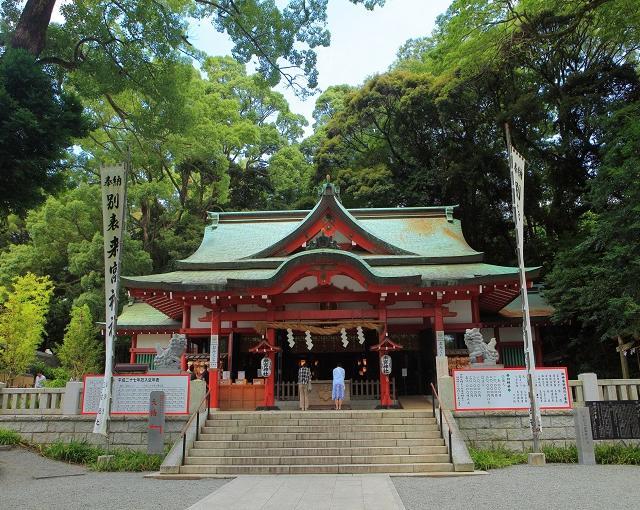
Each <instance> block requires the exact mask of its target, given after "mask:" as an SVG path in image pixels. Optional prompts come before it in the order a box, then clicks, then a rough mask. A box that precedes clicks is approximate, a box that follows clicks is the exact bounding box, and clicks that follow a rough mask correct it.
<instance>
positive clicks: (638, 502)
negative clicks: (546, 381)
mask: <svg viewBox="0 0 640 510" xmlns="http://www.w3.org/2000/svg"><path fill="white" fill-rule="evenodd" d="M392 480H393V483H394V484H395V486H396V489H397V490H398V493H399V494H400V497H401V498H402V501H403V503H404V505H405V507H406V509H407V510H422V509H433V508H442V509H446V510H469V508H473V509H474V510H485V509H487V510H513V509H514V508H525V509H527V510H554V509H579V510H592V509H593V510H602V509H610V508H615V509H616V510H627V509H629V510H631V509H633V510H637V509H638V508H640V484H639V483H638V481H639V480H640V467H639V466H578V465H575V464H548V465H547V466H545V467H529V466H524V465H523V466H513V467H510V468H506V469H497V470H495V471H490V472H489V474H488V475H485V476H468V477H459V478H455V477H449V478H404V477H403V478H395V477H394V478H392Z"/></svg>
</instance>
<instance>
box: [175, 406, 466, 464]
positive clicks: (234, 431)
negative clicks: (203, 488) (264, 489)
mask: <svg viewBox="0 0 640 510" xmlns="http://www.w3.org/2000/svg"><path fill="white" fill-rule="evenodd" d="M451 471H453V464H451V463H450V461H449V453H448V451H447V447H446V446H445V443H444V440H443V439H442V437H441V434H440V430H439V429H438V425H437V423H436V420H435V418H434V417H433V413H432V411H431V410H428V411H427V410H420V411H410V410H409V411H408V410H385V411H345V410H343V411H264V412H217V413H212V414H210V416H209V419H208V420H207V421H206V423H205V424H204V426H203V427H202V429H201V431H200V436H199V440H198V441H195V442H194V445H193V447H192V448H190V449H189V451H188V452H187V456H186V458H185V461H184V465H183V466H181V467H180V473H182V474H190V475H205V476H206V475H240V474H256V475H258V474H260V475H263V474H318V473H334V474H335V473H357V474H362V473H430V472H451Z"/></svg>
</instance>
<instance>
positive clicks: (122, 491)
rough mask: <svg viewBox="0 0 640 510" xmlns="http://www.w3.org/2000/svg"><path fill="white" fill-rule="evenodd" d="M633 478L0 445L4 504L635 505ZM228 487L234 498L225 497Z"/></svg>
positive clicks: (551, 470) (285, 509)
mask: <svg viewBox="0 0 640 510" xmlns="http://www.w3.org/2000/svg"><path fill="white" fill-rule="evenodd" d="M70 475H71V476H70ZM73 475H77V476H73ZM45 477H51V478H45ZM638 480H640V467H638V466H576V465H571V464H551V465H547V466H546V467H544V468H532V467H529V466H514V467H511V468H507V469H499V470H495V471H491V472H490V474H489V475H484V476H465V477H448V478H444V477H440V478H430V477H393V478H388V477H386V476H384V475H364V476H358V475H341V476H333V475H313V476H304V475H300V476H263V477H260V476H258V477H239V478H237V479H236V480H233V481H231V482H230V481H229V480H228V479H202V480H155V479H148V478H144V477H143V474H142V473H95V472H91V471H87V470H86V469H84V468H82V467H79V466H74V465H69V464H65V463H62V462H56V461H52V460H49V459H44V458H42V457H40V456H38V455H36V454H34V453H31V452H29V451H25V450H22V449H19V448H18V449H13V450H9V451H0V509H2V510H4V509H5V508H6V509H14V508H15V509H20V510H32V509H33V510H43V509H47V510H58V509H61V510H62V509H64V510H75V509H82V510H93V509H96V510H102V509H105V510H106V509H109V510H111V509H118V510H128V509H131V510H145V509H176V510H182V509H184V508H191V510H205V509H213V510H218V509H220V508H224V510H240V509H245V508H246V509H249V508H250V509H251V510H268V509H274V510H275V509H277V510H289V509H291V510H293V509H296V510H298V509H300V510H302V509H305V510H307V509H314V510H320V509H326V510H333V509H334V508H335V509H340V510H357V509H366V510H402V509H404V508H406V510H423V509H433V508H442V509H446V510H458V509H460V510H469V508H473V509H474V510H484V509H487V510H507V509H508V510H512V509H514V508H526V509H527V510H538V509H539V510H554V509H563V510H564V509H579V510H592V509H593V510H601V509H608V508H615V509H616V510H631V509H633V510H636V509H638V508H640V503H639V501H640V484H639V483H638ZM227 482H229V483H227ZM225 484H226V485H225ZM394 486H395V489H397V493H396V491H394V490H393V488H394ZM248 487H250V488H248ZM218 489H220V490H219V491H218ZM238 489H239V490H238ZM216 491H218V492H216ZM233 494H235V496H234V498H235V499H229V497H230V496H231V495H233ZM398 494H399V497H398ZM216 498H217V499H216ZM225 498H226V499H225ZM400 499H401V501H400ZM219 505H223V506H219Z"/></svg>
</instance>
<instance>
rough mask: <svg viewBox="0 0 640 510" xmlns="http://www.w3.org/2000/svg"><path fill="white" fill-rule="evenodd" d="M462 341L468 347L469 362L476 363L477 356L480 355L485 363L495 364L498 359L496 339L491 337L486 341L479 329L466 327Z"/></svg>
mask: <svg viewBox="0 0 640 510" xmlns="http://www.w3.org/2000/svg"><path fill="white" fill-rule="evenodd" d="M464 343H465V344H466V345H467V349H469V357H470V358H471V363H477V362H478V358H479V357H482V359H483V360H484V361H485V362H486V363H487V364H495V363H496V362H497V361H498V356H499V354H498V351H496V339H495V338H492V339H491V340H490V341H489V342H488V343H487V342H485V341H484V338H482V333H480V329H478V328H473V329H467V330H466V331H465V333H464Z"/></svg>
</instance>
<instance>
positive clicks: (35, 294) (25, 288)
mask: <svg viewBox="0 0 640 510" xmlns="http://www.w3.org/2000/svg"><path fill="white" fill-rule="evenodd" d="M12 287H13V288H12V290H11V292H10V293H9V296H8V298H7V300H6V301H5V302H4V303H3V305H2V309H1V310H0V369H2V370H4V371H5V372H6V374H7V376H8V377H7V379H8V383H9V386H11V384H12V383H13V380H14V379H15V378H16V376H18V375H20V374H22V373H24V372H26V370H27V368H28V367H29V365H31V364H32V363H33V362H34V361H35V359H36V349H37V348H38V346H39V345H40V343H41V342H42V337H43V335H44V333H45V324H46V322H47V312H48V311H49V303H50V300H51V296H52V294H53V283H52V282H51V280H50V279H49V277H48V276H42V277H38V276H36V275H34V274H32V273H27V274H25V275H24V276H21V277H17V278H15V279H14V280H13V285H12Z"/></svg>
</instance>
